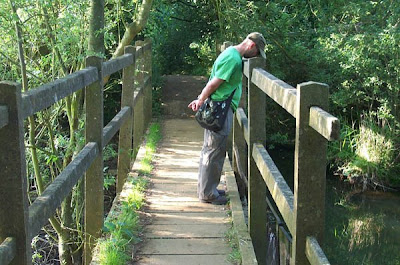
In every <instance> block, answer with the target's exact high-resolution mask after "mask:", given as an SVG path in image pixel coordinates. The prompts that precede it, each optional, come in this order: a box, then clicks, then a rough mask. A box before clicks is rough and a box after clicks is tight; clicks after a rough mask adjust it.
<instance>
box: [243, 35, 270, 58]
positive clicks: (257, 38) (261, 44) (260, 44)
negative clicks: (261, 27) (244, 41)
mask: <svg viewBox="0 0 400 265" xmlns="http://www.w3.org/2000/svg"><path fill="white" fill-rule="evenodd" d="M247 38H248V39H250V40H252V41H254V43H255V44H256V45H257V48H258V51H259V52H260V55H261V56H262V57H263V58H264V59H265V58H266V56H265V52H264V48H265V44H266V43H267V42H266V41H265V39H264V36H263V35H262V34H261V33H259V32H252V33H250V34H249V35H247Z"/></svg>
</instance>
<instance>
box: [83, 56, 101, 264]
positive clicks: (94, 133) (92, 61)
mask: <svg viewBox="0 0 400 265" xmlns="http://www.w3.org/2000/svg"><path fill="white" fill-rule="evenodd" d="M86 67H95V68H97V71H98V76H100V77H102V76H103V74H102V73H103V64H102V59H101V58H99V57H95V56H91V57H88V58H86ZM103 104H104V99H103V80H102V78H100V79H99V80H98V81H96V82H94V83H92V84H91V85H89V86H87V87H86V88H85V106H86V128H85V141H86V143H89V142H95V143H96V144H97V146H99V153H98V156H97V157H96V158H95V160H94V161H93V163H92V164H91V166H90V167H89V168H88V170H87V171H86V174H85V214H84V216H85V246H84V248H85V250H84V252H85V253H84V264H90V261H91V259H92V250H93V248H94V246H95V244H96V240H97V239H98V238H99V237H100V236H101V230H102V228H103V220H104V176H103V168H104V166H103V149H102V148H101V147H102V146H103V127H104V123H103V119H104V114H103V111H104V109H103Z"/></svg>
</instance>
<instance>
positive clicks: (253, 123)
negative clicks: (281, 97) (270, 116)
mask: <svg viewBox="0 0 400 265" xmlns="http://www.w3.org/2000/svg"><path fill="white" fill-rule="evenodd" d="M264 66H265V59H263V58H251V59H249V69H250V73H253V72H254V71H253V69H255V68H258V67H264ZM250 80H252V78H251V76H250V77H249V85H248V87H249V92H248V97H249V100H248V102H249V106H248V115H249V117H248V122H249V125H248V126H249V127H248V128H249V143H248V154H251V153H252V148H253V144H255V143H261V144H264V143H265V138H266V135H265V134H266V131H265V104H266V100H265V94H264V93H263V91H261V90H260V89H259V88H257V87H256V86H255V85H254V84H253V82H251V81H250ZM248 171H249V172H248V175H247V176H248V178H249V179H248V183H249V187H248V203H249V207H248V211H249V231H250V236H251V239H252V240H253V246H254V251H255V253H256V256H257V261H258V264H260V265H264V264H265V263H266V255H265V249H267V230H266V223H267V211H266V209H267V203H266V201H265V199H266V186H265V183H264V180H263V179H262V176H261V174H260V171H259V170H258V168H257V165H256V163H255V161H254V159H252V157H251V156H250V155H249V156H248Z"/></svg>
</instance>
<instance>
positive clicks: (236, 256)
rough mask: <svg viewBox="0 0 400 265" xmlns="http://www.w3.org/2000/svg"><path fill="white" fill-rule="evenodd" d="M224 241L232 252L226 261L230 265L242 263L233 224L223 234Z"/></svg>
mask: <svg viewBox="0 0 400 265" xmlns="http://www.w3.org/2000/svg"><path fill="white" fill-rule="evenodd" d="M225 237H226V240H227V241H228V243H229V246H230V247H231V249H232V251H231V252H230V253H229V255H228V261H229V262H231V263H232V264H241V263H242V255H241V254H240V250H239V239H238V235H237V231H236V229H235V228H234V227H233V223H232V225H231V227H230V228H229V230H228V231H227V232H226V234H225Z"/></svg>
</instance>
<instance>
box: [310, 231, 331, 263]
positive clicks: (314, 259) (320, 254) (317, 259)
mask: <svg viewBox="0 0 400 265" xmlns="http://www.w3.org/2000/svg"><path fill="white" fill-rule="evenodd" d="M306 256H307V258H308V261H309V262H310V264H311V265H330V264H331V263H330V262H329V260H328V258H327V257H326V256H325V253H324V251H323V250H322V249H321V247H320V245H319V244H318V241H317V239H316V238H315V237H307V241H306Z"/></svg>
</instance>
